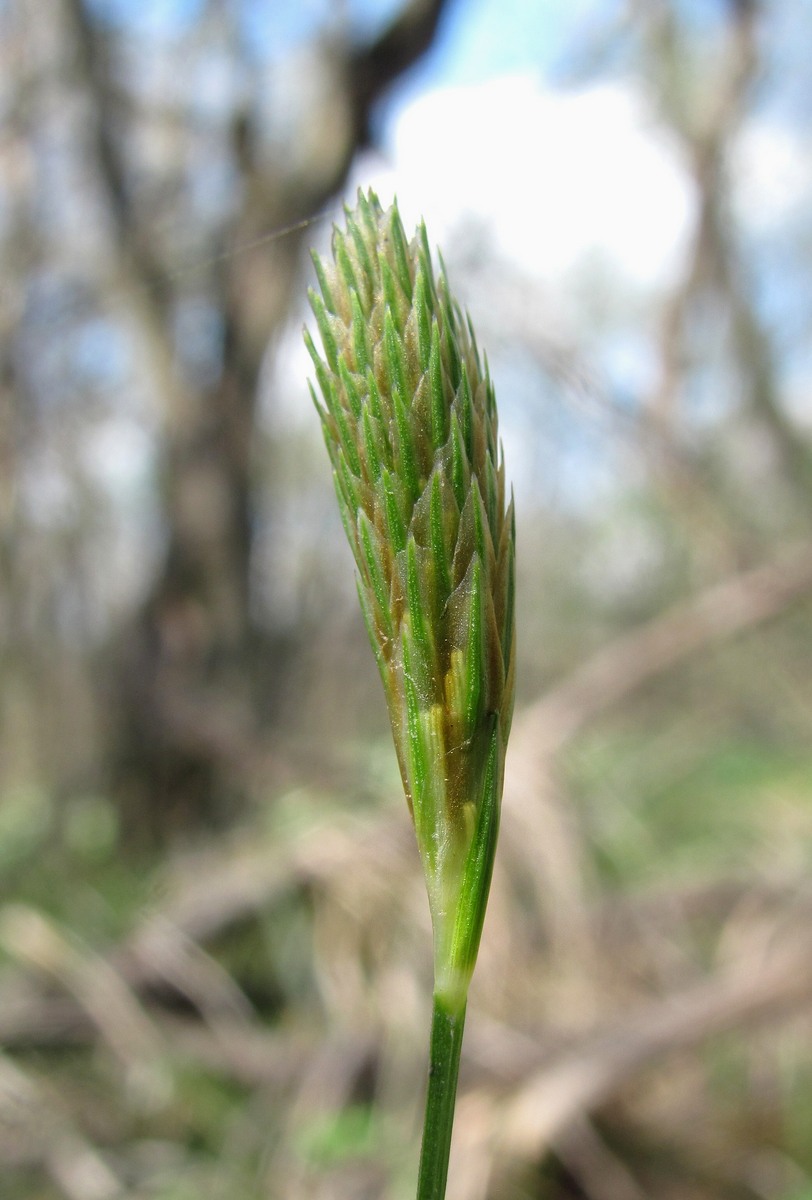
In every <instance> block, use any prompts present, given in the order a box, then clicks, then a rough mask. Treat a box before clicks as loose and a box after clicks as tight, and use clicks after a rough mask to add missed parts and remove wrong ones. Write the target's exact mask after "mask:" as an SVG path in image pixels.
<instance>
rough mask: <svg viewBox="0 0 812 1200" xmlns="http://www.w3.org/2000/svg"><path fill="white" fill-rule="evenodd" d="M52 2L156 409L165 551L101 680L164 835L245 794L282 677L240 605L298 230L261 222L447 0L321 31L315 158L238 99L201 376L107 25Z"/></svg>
mask: <svg viewBox="0 0 812 1200" xmlns="http://www.w3.org/2000/svg"><path fill="white" fill-rule="evenodd" d="M64 3H65V5H66V11H67V14H68V16H69V19H70V22H71V24H72V30H73V36H74V40H75V44H76V47H77V72H78V76H79V81H80V83H81V82H82V81H84V87H85V90H86V95H87V99H88V101H89V109H90V112H91V114H92V118H91V125H90V131H89V136H90V140H91V146H92V153H93V157H94V158H95V169H96V173H97V176H98V182H99V185H100V188H101V191H102V193H103V195H104V197H105V198H106V204H107V207H108V208H109V211H110V215H111V217H112V220H113V225H114V233H115V237H114V241H115V247H116V254H117V262H116V266H115V272H114V274H115V287H116V288H117V290H118V292H119V294H120V295H122V296H123V298H124V300H125V303H126V306H127V309H128V311H130V312H131V313H134V314H137V318H138V331H139V336H140V339H141V343H142V346H143V349H144V358H145V363H146V364H147V365H148V366H149V368H150V369H151V372H152V375H153V378H154V380H157V383H158V390H159V392H160V394H161V402H162V408H163V411H162V425H163V428H162V434H161V441H162V447H161V475H162V481H161V482H162V489H163V490H162V497H161V502H162V506H163V518H164V522H165V535H166V553H165V559H164V564H163V568H162V570H161V572H160V573H159V576H158V578H157V579H156V581H155V584H154V587H153V588H152V590H151V592H150V594H149V595H148V596H147V598H146V600H145V602H144V604H143V606H142V608H141V610H140V612H139V613H138V614H137V616H136V618H135V620H134V621H133V623H132V626H131V628H130V630H129V632H128V634H127V635H126V637H125V638H124V639H123V649H122V652H121V653H120V654H117V655H116V658H115V665H114V668H113V671H112V674H111V676H110V677H109V679H108V694H107V699H108V712H109V713H110V714H111V721H110V727H109V728H110V737H111V742H112V745H111V760H112V762H113V764H114V776H115V780H116V784H115V786H116V790H117V791H118V793H119V795H120V796H123V811H124V813H125V819H126V821H127V823H128V825H129V827H130V832H131V833H132V832H140V833H141V834H143V835H145V836H146V838H147V839H148V840H150V841H152V840H162V839H163V838H164V837H165V836H167V835H168V834H171V833H172V832H173V831H175V830H177V829H181V828H183V829H186V828H188V827H189V826H192V827H193V826H194V825H196V824H198V823H200V822H212V821H214V822H222V821H228V820H230V819H232V818H233V816H234V815H235V813H236V812H237V811H238V810H239V803H240V799H241V797H240V795H239V793H240V790H241V789H240V783H239V770H237V771H235V767H239V764H240V760H241V759H244V758H245V754H246V750H247V749H248V748H250V747H251V746H253V744H254V743H255V741H256V738H257V737H258V736H259V734H260V731H261V729H263V728H265V729H267V727H268V725H269V724H270V723H272V721H273V717H274V713H275V712H276V711H277V710H278V706H279V704H280V703H282V701H283V697H284V692H285V658H286V654H285V647H284V644H283V641H282V639H281V638H275V637H274V636H273V635H272V634H267V633H266V634H260V632H259V631H258V629H257V628H256V625H255V622H254V621H253V620H252V613H251V589H250V576H251V553H252V521H253V513H254V499H253V495H252V491H253V470H252V465H253V464H252V454H253V449H254V436H253V435H254V428H255V416H256V411H255V410H256V403H257V392H258V380H259V375H260V367H261V365H262V362H263V358H264V355H265V353H266V348H267V347H268V344H269V342H272V340H273V337H274V333H275V331H277V330H278V329H279V328H280V327H281V325H282V323H283V321H284V319H285V316H286V314H287V311H288V307H289V302H290V297H291V295H292V292H293V288H294V284H295V281H296V279H297V265H298V261H299V257H300V249H301V240H302V237H303V236H304V235H303V232H302V231H301V230H296V229H294V230H293V231H292V232H290V233H289V235H287V236H284V237H280V238H274V239H267V238H266V239H265V240H263V235H265V234H267V233H268V232H269V231H273V230H275V229H281V228H284V227H286V226H288V225H290V224H293V223H295V222H299V221H301V220H302V219H303V218H307V217H310V216H312V215H314V214H315V213H317V212H319V211H320V210H321V209H322V208H324V206H325V205H326V204H327V202H328V201H329V200H330V199H331V198H333V197H334V196H335V195H336V194H337V193H339V192H340V190H341V188H342V186H343V184H344V182H345V180H346V178H347V174H348V171H349V169H350V166H351V163H352V161H353V157H354V155H355V153H356V152H357V150H358V149H359V147H361V146H363V145H364V144H365V143H367V142H368V140H369V120H370V113H371V110H372V107H373V105H374V104H375V102H376V101H377V99H378V98H379V97H380V95H381V94H382V92H383V91H384V90H385V89H386V88H387V87H388V85H389V84H390V83H391V82H392V81H393V80H394V79H395V78H397V76H398V75H399V74H400V73H401V72H403V71H404V70H406V69H407V68H408V67H409V66H410V65H411V64H412V63H413V62H414V61H415V60H416V59H417V58H418V57H419V56H420V55H421V54H422V53H423V52H424V51H425V50H426V49H428V47H429V46H430V44H431V42H432V39H433V36H434V34H435V31H436V29H437V24H438V21H439V17H440V14H441V10H442V8H443V4H444V0H412V2H411V3H407V4H406V5H405V6H404V8H403V10H402V12H401V13H400V15H399V16H398V17H397V19H396V20H395V21H394V23H393V24H392V25H391V26H390V27H389V28H388V29H387V30H386V31H385V32H384V33H383V34H382V35H381V36H380V37H379V38H378V39H377V40H376V41H374V42H372V43H371V44H369V45H367V46H363V47H360V48H358V47H355V46H352V45H351V44H349V43H348V44H347V45H333V46H331V48H330V52H329V55H328V57H326V58H325V63H324V65H325V68H326V71H327V78H328V80H329V84H330V86H329V87H326V88H324V89H323V91H324V101H323V105H324V107H323V110H322V111H321V112H317V113H315V114H314V118H315V123H316V130H315V135H314V136H313V137H312V138H311V139H310V140H311V142H312V148H313V155H312V159H311V161H308V162H304V163H303V162H302V161H299V162H298V163H297V164H296V166H295V167H293V166H291V165H290V164H286V163H285V162H273V163H269V162H268V161H267V157H266V158H265V159H263V157H262V155H261V154H260V153H259V151H258V150H257V146H256V143H257V142H258V140H259V139H258V138H257V136H256V131H255V130H254V128H253V127H252V121H253V119H254V118H253V116H252V114H251V113H250V112H248V111H245V112H237V113H235V114H234V118H233V121H232V126H231V141H232V153H231V157H232V161H233V162H234V164H235V165H236V167H237V168H238V172H239V177H240V195H241V201H240V206H239V212H238V213H237V215H236V216H235V218H234V220H233V223H232V225H231V227H230V229H229V231H228V237H227V243H228V245H227V246H224V247H216V246H215V247H212V248H211V249H212V259H213V263H214V265H215V267H216V269H215V271H214V272H213V275H214V281H215V289H216V297H215V304H216V307H217V310H218V315H219V323H220V338H221V348H220V363H219V369H218V371H217V373H216V378H215V379H213V381H212V382H211V384H210V385H209V386H204V387H201V386H195V384H194V382H193V381H191V380H190V379H189V378H188V373H184V371H183V368H182V366H181V365H180V364H179V361H178V353H177V350H176V347H175V345H174V340H173V332H172V330H173V321H174V320H176V319H177V311H176V307H177V303H178V296H179V291H180V283H182V281H179V280H178V279H177V278H176V277H173V276H172V274H171V272H170V271H167V269H166V268H165V267H164V265H163V264H162V263H161V261H160V260H159V258H158V257H157V255H156V253H155V250H154V247H153V244H152V242H151V240H150V238H149V236H148V231H147V230H146V229H145V225H144V222H143V220H142V219H141V217H140V215H139V212H138V207H137V203H136V201H135V200H134V197H133V185H132V182H131V178H130V174H129V173H128V162H127V144H126V138H125V137H124V136H123V134H122V126H123V125H124V124H126V114H124V119H122V114H121V113H120V111H119V110H120V97H119V96H118V94H117V88H116V80H115V77H114V71H113V70H112V68H111V62H112V52H113V49H114V47H113V45H112V43H111V35H110V34H109V32H107V31H106V30H103V29H102V27H101V26H100V25H99V24H98V22H97V20H96V18H95V17H94V16H92V15H91V13H90V11H89V9H88V8H87V7H86V5H85V3H84V0H64ZM325 53H326V52H325ZM322 134H323V135H322ZM240 247H250V249H248V250H247V251H245V252H240ZM229 248H233V249H234V250H235V252H234V253H229V252H228V250H229ZM221 251H222V253H221Z"/></svg>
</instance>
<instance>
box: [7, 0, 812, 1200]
mask: <svg viewBox="0 0 812 1200" xmlns="http://www.w3.org/2000/svg"><path fill="white" fill-rule="evenodd" d="M810 38H812V19H811V14H810V10H809V8H808V6H807V4H806V3H805V0H772V2H771V3H769V4H767V3H763V4H761V3H758V2H757V0H573V2H572V3H569V4H566V5H565V4H558V3H554V0H301V2H300V3H296V4H294V3H283V2H282V0H138V2H136V0H0V258H1V259H2V264H3V265H2V282H0V582H1V583H2V587H0V663H2V688H0V1046H2V1050H0V1168H1V1169H2V1176H3V1184H2V1194H3V1196H4V1197H8V1198H9V1200H277V1198H278V1200H288V1198H294V1197H295V1198H296V1200H322V1198H323V1200H344V1198H346V1200H407V1198H408V1197H409V1196H410V1195H412V1194H413V1186H414V1178H415V1172H416V1163H417V1154H418V1143H419V1136H420V1122H421V1118H422V1103H423V1084H424V1077H425V1062H426V1053H427V1050H426V1046H427V1034H428V1021H429V997H430V989H431V951H430V935H429V922H428V909H427V903H426V899H425V894H424V888H423V882H422V876H421V871H420V867H419V862H418V857H417V854H416V851H415V847H414V843H413V835H412V832H411V829H410V825H409V821H408V815H407V812H406V807H405V804H404V802H403V798H402V792H401V787H400V783H399V779H398V776H397V769H396V766H395V758H394V752H393V749H392V746H391V743H390V737H389V733H388V728H387V717H386V714H385V711H384V706H383V704H382V698H381V695H380V694H379V681H378V679H377V675H376V669H375V666H374V663H373V659H372V655H371V653H370V652H369V648H368V646H367V645H366V638H365V634H364V631H363V627H362V622H361V618H360V613H359V611H358V607H357V602H356V598H355V593H354V583H353V568H352V563H351V558H350V554H349V550H348V549H347V547H346V545H345V542H344V537H343V533H342V531H341V528H340V523H339V519H338V514H337V508H336V505H335V500H334V497H333V494H332V485H331V480H330V473H329V470H328V464H327V457H326V454H325V452H324V448H323V446H322V445H321V442H320V434H319V430H318V421H317V419H316V415H315V413H314V412H313V411H312V407H311V403H310V400H309V397H308V394H307V388H306V377H307V374H308V362H307V357H306V354H305V352H304V350H303V348H302V345H301V327H302V323H303V321H304V320H305V309H306V298H305V297H306V286H307V284H308V283H310V282H312V268H311V267H310V264H309V258H308V255H307V250H308V248H309V247H310V246H316V247H318V248H319V249H320V250H322V251H323V250H325V249H326V247H327V246H328V245H329V230H330V225H331V221H332V220H333V219H337V220H338V219H340V213H341V204H342V202H343V201H344V200H345V199H347V198H349V199H351V198H352V197H353V195H354V193H355V189H356V188H357V187H358V186H361V185H363V186H365V187H366V186H369V185H372V186H374V187H375V188H376V189H377V190H378V192H379V194H380V195H381V198H382V200H383V201H384V203H388V202H389V201H390V200H391V198H392V196H393V195H395V194H397V196H398V199H399V203H400V207H401V212H402V214H403V217H404V222H405V224H406V226H407V229H409V230H410V229H411V228H413V226H414V224H415V223H416V221H417V220H418V219H419V218H420V216H421V215H422V216H425V218H426V221H427V224H428V228H429V235H430V238H431V240H432V242H433V243H435V244H436V243H440V244H441V246H442V250H443V254H444V257H445V260H446V263H447V266H448V271H449V275H450V277H451V280H452V284H453V286H454V288H455V290H456V292H457V294H458V295H459V297H460V298H461V300H462V301H463V302H464V303H465V304H466V305H467V306H468V307H469V308H470V310H471V312H472V314H473V317H474V321H475V325H476V328H477V332H478V338H479V341H480V344H481V345H484V346H485V347H486V348H487V352H488V356H489V360H490V363H491V366H492V371H493V375H494V378H495V381H496V388H497V395H498V398H499V403H500V413H501V422H502V433H503V437H504V443H505V456H506V461H507V469H508V475H509V478H510V479H511V480H512V482H513V485H514V487H515V493H516V504H517V512H518V539H519V559H518V573H519V592H518V608H519V611H518V617H517V619H518V625H519V698H518V703H517V714H516V719H515V725H514V737H513V742H512V746H511V749H510V752H509V755H508V767H507V780H506V791H505V800H504V813H503V833H502V841H501V846H500V855H499V861H498V866H497V870H496V875H495V879H494V886H493V896H492V902H491V908H490V911H489V915H488V920H487V922H486V926H485V934H484V939H483V945H482V951H481V956H480V964H479V967H478V970H477V974H476V977H475V980H474V986H473V990H472V996H471V1004H470V1007H469V1025H468V1031H467V1035H466V1046H465V1050H464V1056H463V1057H464V1062H463V1069H462V1079H461V1091H460V1099H459V1108H458V1118H457V1126H456V1132H455V1144H454V1148H453V1153H452V1164H451V1179H450V1187H449V1200H531V1198H534V1197H539V1198H542V1197H543V1198H547V1197H549V1198H554V1200H564V1198H583V1200H642V1198H643V1197H649V1196H656V1197H662V1198H665V1200H671V1198H673V1200H678V1198H679V1200H704V1198H708V1200H711V1198H714V1200H715V1198H724V1200H760V1198H764V1200H810V1198H812V1048H811V1047H812V932H810V916H812V887H811V886H810V879H811V878H812V871H811V870H810V868H811V867H812V746H811V745H810V733H811V732H812V646H811V645H810V618H811V617H812V532H810V516H811V515H812V400H811V398H810V389H812V306H811V305H810V294H811V293H810V285H809V279H810V271H812V135H811V134H810V129H812V120H811V118H812V75H811V74H810V72H809V69H808V59H809V44H810Z"/></svg>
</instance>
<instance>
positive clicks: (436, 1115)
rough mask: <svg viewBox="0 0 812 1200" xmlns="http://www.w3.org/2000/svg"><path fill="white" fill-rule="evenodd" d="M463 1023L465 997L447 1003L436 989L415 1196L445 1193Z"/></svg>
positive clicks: (437, 1197)
mask: <svg viewBox="0 0 812 1200" xmlns="http://www.w3.org/2000/svg"><path fill="white" fill-rule="evenodd" d="M464 1027H465V999H463V1000H462V1001H461V1002H458V1003H457V1004H449V1002H448V1001H447V1000H446V999H444V998H442V997H440V996H438V995H437V994H436V993H435V996H434V1009H433V1012H432V1018H431V1048H430V1051H429V1088H428V1093H427V1095H426V1117H425V1121H424V1122H423V1147H422V1149H421V1151H420V1173H419V1176H418V1180H417V1200H444V1197H445V1185H446V1178H447V1176H448V1155H449V1152H450V1150H451V1127H452V1125H453V1124H454V1105H455V1103H456V1100H457V1076H458V1074H459V1069H460V1049H461V1047H462V1033H463V1029H464Z"/></svg>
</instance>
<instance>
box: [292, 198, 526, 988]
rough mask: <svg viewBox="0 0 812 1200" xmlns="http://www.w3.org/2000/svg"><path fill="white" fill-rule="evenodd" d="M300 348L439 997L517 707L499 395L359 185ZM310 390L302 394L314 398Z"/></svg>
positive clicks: (490, 845)
mask: <svg viewBox="0 0 812 1200" xmlns="http://www.w3.org/2000/svg"><path fill="white" fill-rule="evenodd" d="M332 251H333V261H332V262H325V261H322V260H321V259H320V258H319V257H318V256H317V255H314V262H315V267H316V273H317V276H318V281H319V285H320V293H319V292H316V291H311V293H310V302H311V306H312V309H313V313H314V316H315V319H316V323H317V325H318V329H319V333H320V335H321V343H322V353H321V354H320V353H319V352H318V350H317V349H316V347H315V345H314V342H313V340H312V338H311V337H310V335H309V334H308V333H307V332H305V340H306V343H307V346H308V350H309V351H310V354H311V357H312V359H313V363H314V367H315V372H316V378H317V381H318V385H319V390H320V392H321V398H319V397H318V396H317V395H316V393H315V391H314V392H313V398H314V401H315V403H316V406H317V408H318V411H319V414H320V417H321V421H322V427H323V432H324V437H325V441H326V444H327V449H328V452H329V455H330V459H331V461H332V465H333V472H334V478H335V486H336V492H337V495H338V501H339V506H340V509H341V515H342V519H343V523H344V528H345V530H346V533H347V537H348V539H349V542H350V545H351V547H352V550H353V554H354V556H355V561H356V564H357V567H358V593H359V597H360V601H361V607H362V609H363V613H364V618H365V621H366V625H367V629H368V632H369V637H370V641H371V643H372V648H373V650H374V652H375V656H376V659H377V662H378V667H379V670H380V673H381V678H382V679H383V684H384V690H385V692H386V698H387V703H388V706H389V714H390V718H391V723H392V731H393V735H394V740H395V745H396V748H397V754H398V760H399V764H400V770H401V775H402V778H403V784H404V788H405V791H406V796H407V800H408V802H409V807H410V810H411V813H412V817H413V820H414V826H415V832H416V835H417V843H418V847H419V849H420V854H421V858H422V861H423V866H424V870H425V874H426V882H427V888H428V894H429V902H430V906H431V913H432V921H433V927H434V943H435V971H436V981H437V986H438V988H439V989H440V990H441V991H442V990H443V988H445V989H446V990H447V991H449V992H454V991H457V992H461V993H462V994H464V992H465V991H466V990H467V986H468V981H469V980H470V975H471V972H472V970H473V966H474V962H475V959H476V954H477V949H478V945H479V938H480V933H481V929H482V921H483V918H484V913H485V906H486V904H487V896H488V889H489V886H490V876H491V870H492V866H493V856H494V851H495V847H496V837H497V831H498V825H499V809H500V801H501V791H502V777H503V773H504V754H505V745H506V741H507V737H508V732H509V728H510V719H511V713H512V708H513V671H514V619H513V609H514V598H513V593H514V583H513V579H514V537H515V535H514V520H513V504H512V501H511V503H510V504H509V505H506V502H505V501H506V497H505V482H504V465H503V461H502V455H501V447H500V445H499V440H498V428H497V413H496V401H495V397H494V390H493V385H492V383H491V380H490V376H489V373H488V368H487V363H484V364H483V362H482V360H481V359H480V355H479V352H478V350H477V345H476V340H475V337H474V333H473V329H472V327H471V323H470V320H469V319H468V318H467V317H464V316H463V314H462V312H461V310H460V308H459V306H458V305H457V304H456V303H455V301H454V300H453V299H452V297H451V295H450V293H449V288H448V282H447V279H446V273H445V269H444V268H443V267H442V266H441V269H440V270H439V271H438V272H435V269H434V265H433V262H432V256H431V252H430V249H429V244H428V239H427V236H426V230H425V226H424V225H422V224H421V225H420V227H419V229H418V231H417V233H416V235H415V237H414V238H413V239H412V240H411V241H410V240H408V239H407V237H406V235H405V232H404V229H403V225H402V223H401V219H400V216H399V214H398V210H397V206H396V205H393V206H392V207H391V208H389V209H388V210H387V211H384V209H383V208H382V206H381V204H380V203H379V201H378V199H377V197H376V196H375V195H374V193H372V192H369V193H368V194H367V195H364V194H361V193H359V196H358V202H357V207H356V208H355V209H354V210H353V211H350V210H347V221H346V231H345V232H342V231H341V230H339V229H335V230H334V233H333V242H332ZM311 390H312V389H311Z"/></svg>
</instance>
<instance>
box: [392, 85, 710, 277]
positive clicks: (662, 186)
mask: <svg viewBox="0 0 812 1200" xmlns="http://www.w3.org/2000/svg"><path fill="white" fill-rule="evenodd" d="M387 142H388V150H389V153H390V155H391V163H392V167H391V170H390V171H384V172H381V174H380V177H379V180H378V186H379V187H380V190H381V192H382V193H383V194H384V195H386V194H387V193H392V192H397V195H398V200H399V203H400V207H401V210H402V213H403V216H404V221H405V222H406V224H407V226H410V225H412V224H413V223H414V221H415V220H417V219H418V217H419V215H420V214H421V213H422V214H423V215H424V216H425V218H426V221H427V223H428V224H429V226H430V232H431V233H432V237H434V238H435V239H436V240H438V241H447V240H448V237H449V235H450V234H451V233H453V231H454V228H455V226H456V225H458V224H459V223H460V222H461V221H464V220H465V219H466V218H470V217H472V216H473V217H475V218H477V219H478V221H479V223H480V224H484V225H486V226H487V227H490V229H491V231H492V235H493V239H494V243H493V244H494V250H495V251H496V252H498V253H499V254H500V255H501V256H504V257H505V258H507V259H508V260H510V261H511V262H513V263H515V264H516V266H517V267H518V268H520V270H521V271H522V272H523V273H524V274H533V275H537V276H539V277H540V278H541V279H545V280H552V279H554V278H555V277H556V276H560V275H563V274H564V273H565V272H566V271H567V270H568V268H570V267H571V266H573V265H574V264H576V263H577V262H578V261H579V260H580V259H581V258H583V256H584V255H585V254H591V253H593V252H594V251H596V250H597V251H599V252H601V254H602V256H604V257H605V258H606V259H607V260H608V261H609V263H610V264H611V266H612V267H613V268H614V269H615V270H616V271H617V272H618V273H619V274H620V275H621V276H626V277H627V278H628V279H629V280H630V281H631V282H633V283H635V284H638V285H642V286H647V285H653V284H657V283H661V282H663V280H664V279H666V278H668V277H670V275H671V274H672V272H673V271H674V269H675V268H676V267H677V265H678V263H679V261H680V257H681V252H682V250H683V248H684V243H685V238H686V235H687V233H688V231H689V230H690V228H691V225H692V221H693V215H694V197H693V193H692V190H691V187H690V185H689V182H688V180H687V177H686V175H685V173H684V171H683V170H682V169H681V167H680V164H679V160H678V158H677V155H676V153H675V152H674V150H673V148H671V147H670V146H668V145H667V144H665V142H664V141H663V139H662V138H661V137H660V136H658V134H657V133H656V131H654V130H652V129H651V128H649V127H648V126H647V123H646V118H645V115H644V112H643V108H642V105H641V103H640V101H639V99H638V98H636V97H635V96H634V95H633V94H632V93H631V92H630V91H629V90H628V89H626V88H624V87H622V86H621V85H608V84H607V85H603V86H600V87H593V88H590V89H588V90H585V91H579V92H570V91H555V90H553V89H551V88H550V87H549V86H546V85H545V84H544V83H543V82H542V81H541V79H540V78H539V77H534V76H532V75H530V74H528V73H521V74H510V75H503V76H496V77H493V78H490V79H488V80H485V81H484V82H481V83H478V84H469V85H462V86H450V87H443V88H438V89H435V90H433V91H430V92H425V93H422V94H420V95H418V96H416V97H415V98H414V99H412V100H411V101H410V102H409V103H408V104H407V105H406V106H404V107H403V108H402V109H400V110H399V111H398V112H397V113H395V114H393V119H392V123H391V127H390V131H389V136H388V138H387Z"/></svg>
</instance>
